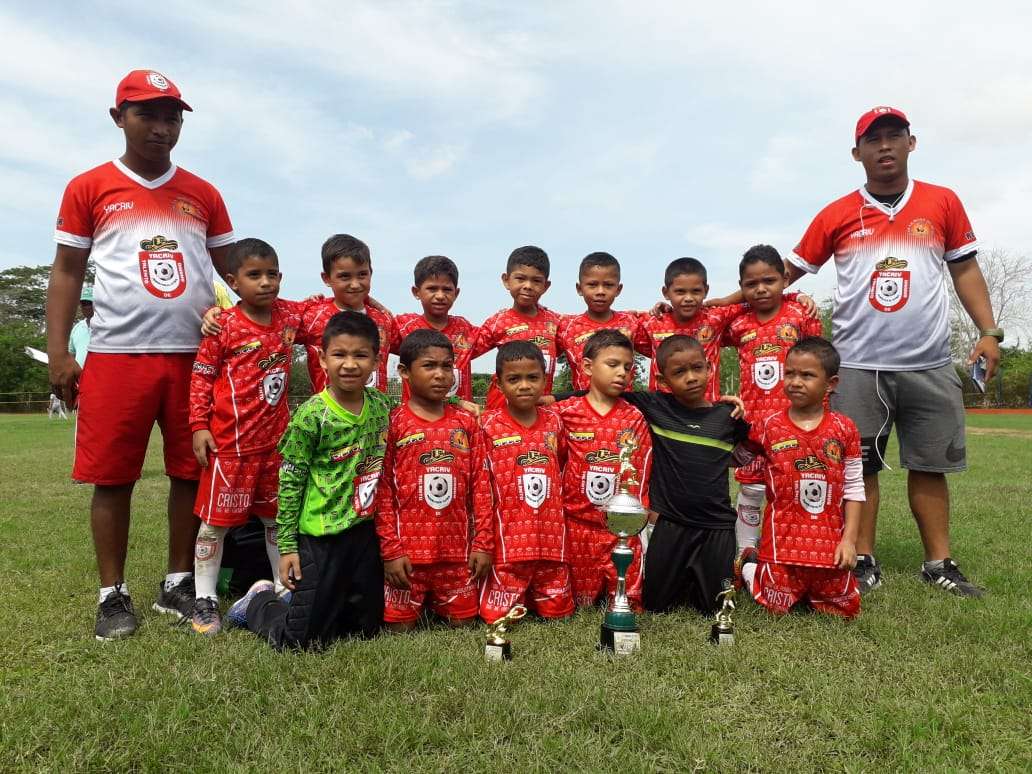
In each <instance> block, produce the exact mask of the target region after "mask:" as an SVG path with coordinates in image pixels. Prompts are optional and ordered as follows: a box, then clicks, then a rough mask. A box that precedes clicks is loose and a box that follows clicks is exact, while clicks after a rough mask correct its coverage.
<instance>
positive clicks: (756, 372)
mask: <svg viewBox="0 0 1032 774" xmlns="http://www.w3.org/2000/svg"><path fill="white" fill-rule="evenodd" d="M757 349H759V347H757ZM781 369H782V365H781V361H780V360H778V359H777V358H776V357H768V358H761V359H760V360H757V361H756V362H755V363H753V368H752V372H753V384H755V385H756V386H757V387H759V388H760V389H761V390H763V391H764V392H769V391H770V390H773V389H774V388H775V387H777V386H778V384H779V383H780V382H781V375H782V372H781Z"/></svg>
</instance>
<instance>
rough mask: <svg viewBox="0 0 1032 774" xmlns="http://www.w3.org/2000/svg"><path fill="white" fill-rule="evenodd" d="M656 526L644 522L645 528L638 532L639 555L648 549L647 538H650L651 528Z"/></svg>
mask: <svg viewBox="0 0 1032 774" xmlns="http://www.w3.org/2000/svg"><path fill="white" fill-rule="evenodd" d="M655 528H656V525H655V524H646V525H645V529H643V530H642V531H641V532H639V533H638V539H639V540H640V541H641V555H642V557H644V556H645V552H646V551H648V550H649V540H651V539H652V530H654V529H655Z"/></svg>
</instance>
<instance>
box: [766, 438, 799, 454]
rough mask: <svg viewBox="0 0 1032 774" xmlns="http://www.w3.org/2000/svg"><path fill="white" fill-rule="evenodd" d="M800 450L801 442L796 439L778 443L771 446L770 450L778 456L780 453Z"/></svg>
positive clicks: (787, 439)
mask: <svg viewBox="0 0 1032 774" xmlns="http://www.w3.org/2000/svg"><path fill="white" fill-rule="evenodd" d="M798 448H799V441H798V440H796V439H795V438H786V439H785V440H784V441H778V442H777V443H772V444H771V445H770V450H771V451H772V452H774V453H775V454H777V453H778V452H783V451H791V450H792V449H798Z"/></svg>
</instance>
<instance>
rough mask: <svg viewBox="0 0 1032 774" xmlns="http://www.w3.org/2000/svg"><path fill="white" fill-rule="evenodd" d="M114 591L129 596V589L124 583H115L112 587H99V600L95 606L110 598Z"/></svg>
mask: <svg viewBox="0 0 1032 774" xmlns="http://www.w3.org/2000/svg"><path fill="white" fill-rule="evenodd" d="M116 591H121V592H122V593H123V594H125V595H126V596H129V587H128V586H126V585H125V584H124V583H116V584H115V585H114V586H101V587H100V598H99V599H98V600H97V604H98V605H99V604H100V603H101V602H103V601H104V600H105V599H107V598H108V597H110V596H111V595H112V594H114V593H115V592H116Z"/></svg>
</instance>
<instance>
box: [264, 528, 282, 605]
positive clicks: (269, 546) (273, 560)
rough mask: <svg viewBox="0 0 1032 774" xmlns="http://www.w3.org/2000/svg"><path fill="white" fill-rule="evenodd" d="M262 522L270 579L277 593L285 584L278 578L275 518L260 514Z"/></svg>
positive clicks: (277, 545)
mask: <svg viewBox="0 0 1032 774" xmlns="http://www.w3.org/2000/svg"><path fill="white" fill-rule="evenodd" d="M259 518H260V519H261V522H262V524H263V525H264V526H265V553H266V554H267V555H268V557H269V567H270V568H272V580H273V582H274V583H275V584H276V593H277V594H279V593H280V592H281V591H283V589H285V588H286V586H284V585H283V583H282V582H281V581H280V579H279V557H280V554H279V544H278V543H277V542H276V519H274V518H272V517H268V516H261V517H259Z"/></svg>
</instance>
